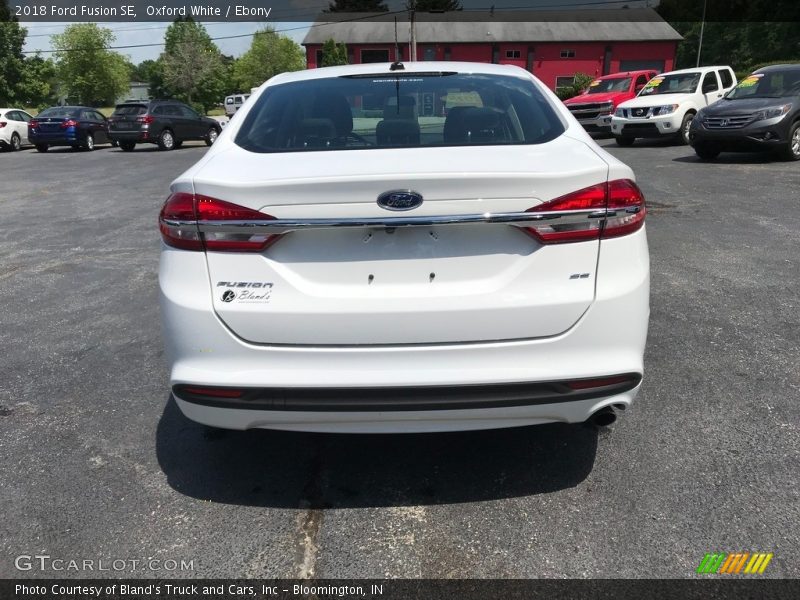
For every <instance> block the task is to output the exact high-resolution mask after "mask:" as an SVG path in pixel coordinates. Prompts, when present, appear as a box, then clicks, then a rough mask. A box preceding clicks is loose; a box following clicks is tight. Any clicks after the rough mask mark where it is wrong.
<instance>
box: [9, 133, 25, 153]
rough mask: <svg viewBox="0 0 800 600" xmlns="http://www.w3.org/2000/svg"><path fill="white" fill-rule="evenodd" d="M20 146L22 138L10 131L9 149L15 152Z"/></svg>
mask: <svg viewBox="0 0 800 600" xmlns="http://www.w3.org/2000/svg"><path fill="white" fill-rule="evenodd" d="M20 148H22V140H21V139H20V137H19V134H17V133H12V134H11V151H12V152H16V151H17V150H19V149H20Z"/></svg>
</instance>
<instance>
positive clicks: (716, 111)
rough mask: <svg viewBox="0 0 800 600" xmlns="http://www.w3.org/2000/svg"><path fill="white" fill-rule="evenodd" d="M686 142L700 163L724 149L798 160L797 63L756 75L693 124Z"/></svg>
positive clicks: (799, 105) (799, 97)
mask: <svg viewBox="0 0 800 600" xmlns="http://www.w3.org/2000/svg"><path fill="white" fill-rule="evenodd" d="M689 142H690V143H691V144H692V146H693V147H694V151H695V152H696V153H697V155H698V156H699V157H700V158H702V159H705V160H711V159H714V158H716V157H717V156H718V155H719V153H720V152H726V151H734V152H736V151H744V152H747V151H753V150H756V151H775V152H776V153H778V154H780V155H781V157H782V158H784V159H786V160H800V64H792V65H773V66H770V67H764V68H763V69H759V70H757V71H755V72H754V73H753V74H752V75H750V76H749V77H745V78H744V79H743V80H742V81H741V82H739V85H737V86H736V87H735V88H734V89H733V90H732V91H731V92H729V93H728V94H727V95H726V96H725V97H724V98H723V99H722V100H720V101H719V102H716V103H715V104H712V105H711V106H709V107H707V108H704V109H702V110H701V111H700V112H698V113H697V117H696V118H695V119H694V120H693V121H692V127H691V129H690V130H689Z"/></svg>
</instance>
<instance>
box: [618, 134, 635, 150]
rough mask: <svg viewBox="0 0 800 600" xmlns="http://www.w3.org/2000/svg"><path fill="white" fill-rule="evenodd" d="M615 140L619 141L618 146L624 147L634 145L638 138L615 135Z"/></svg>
mask: <svg viewBox="0 0 800 600" xmlns="http://www.w3.org/2000/svg"><path fill="white" fill-rule="evenodd" d="M614 141H616V142H617V146H622V147H623V148H625V147H628V146H633V143H634V142H635V141H636V138H634V137H629V136H627V135H615V136H614Z"/></svg>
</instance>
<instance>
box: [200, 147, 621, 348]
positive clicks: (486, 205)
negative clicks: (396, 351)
mask: <svg viewBox="0 0 800 600" xmlns="http://www.w3.org/2000/svg"><path fill="white" fill-rule="evenodd" d="M486 153H491V155H492V160H491V165H492V167H493V168H490V167H489V166H487V161H486ZM498 165H499V167H498ZM365 173H366V174H368V175H365ZM607 173H608V167H607V165H606V163H605V162H604V161H603V160H602V159H601V158H600V157H599V156H598V155H597V154H595V153H594V152H593V151H592V150H591V149H590V148H589V147H588V146H587V145H586V144H584V143H582V142H580V141H576V140H572V139H570V138H568V137H566V136H561V137H560V138H557V139H556V140H553V141H551V142H548V143H546V144H540V145H526V146H513V147H496V146H493V147H486V148H460V147H447V148H425V149H416V150H414V151H413V152H409V151H408V150H402V149H382V150H377V149H375V150H367V151H338V152H325V153H321V152H303V153H275V154H254V153H250V152H247V151H245V150H242V149H240V148H232V149H230V150H226V151H225V152H224V153H222V154H221V155H217V156H216V157H214V158H212V159H211V160H210V161H209V162H207V163H206V164H205V165H204V166H203V167H202V168H200V169H199V171H198V172H196V173H195V174H194V192H195V194H198V195H203V196H208V197H213V198H218V199H221V200H224V201H225V202H230V203H233V204H236V205H239V206H243V207H247V208H250V209H254V210H259V211H261V212H263V213H266V214H268V215H271V216H272V217H275V218H278V219H284V220H285V219H295V220H304V219H325V220H327V221H330V222H331V223H337V222H339V223H343V222H348V220H352V219H361V220H369V219H383V220H385V219H386V218H397V217H398V215H399V218H410V217H412V216H413V217H419V218H423V220H424V218H425V217H431V218H433V217H447V216H450V217H453V216H463V215H483V214H485V213H519V212H524V211H526V210H528V209H530V208H532V207H535V206H537V205H539V204H541V203H543V202H546V201H549V200H552V199H554V198H557V197H560V196H563V195H565V194H568V193H570V192H574V191H575V190H578V189H581V188H585V187H588V186H592V185H596V184H598V183H604V182H605V181H606V180H607V177H608V175H607ZM391 190H413V191H414V192H416V193H419V194H420V195H421V196H422V197H423V198H424V201H423V203H422V205H421V206H419V207H418V208H415V209H414V210H411V211H407V212H402V213H395V212H391V211H387V210H386V209H384V208H381V207H380V206H379V205H378V203H377V202H376V199H377V198H378V196H379V195H381V194H383V193H384V192H387V191H391ZM598 249H599V241H598V240H596V239H595V240H592V241H586V242H580V243H570V244H554V245H547V244H541V243H539V242H538V241H537V240H536V239H534V238H533V237H532V236H530V235H528V234H527V233H526V232H524V231H523V230H522V229H521V228H520V227H515V226H511V225H507V224H503V223H484V222H466V223H463V222H461V223H456V224H440V223H438V222H437V221H436V219H432V220H431V223H429V224H427V225H424V226H413V227H386V226H372V227H368V226H358V227H336V226H331V227H326V228H312V229H309V230H301V231H298V230H294V231H291V232H289V233H286V234H285V235H283V236H282V237H281V238H280V239H279V240H278V241H277V242H276V243H275V244H273V245H272V246H270V247H269V248H268V249H266V250H265V251H264V252H261V253H236V252H218V251H208V252H207V261H208V268H209V275H210V285H211V289H212V295H213V304H214V310H215V311H216V313H217V315H218V316H219V318H220V319H221V320H222V321H223V322H224V323H225V324H226V325H227V326H228V327H229V328H230V329H231V330H232V331H233V332H234V333H235V334H237V335H238V336H240V337H241V338H243V339H245V340H247V341H249V342H253V343H259V344H288V345H294V344H300V345H343V346H347V345H364V344H441V343H464V342H487V341H495V340H513V339H527V338H537V337H545V336H553V335H558V334H560V333H562V332H564V331H566V330H567V329H569V328H570V327H571V326H572V325H573V324H575V322H576V321H577V320H578V319H579V318H580V317H581V315H582V314H583V313H584V312H585V311H586V309H587V308H588V307H589V305H590V304H591V302H592V300H593V298H594V287H595V283H594V282H595V266H596V262H597V254H598Z"/></svg>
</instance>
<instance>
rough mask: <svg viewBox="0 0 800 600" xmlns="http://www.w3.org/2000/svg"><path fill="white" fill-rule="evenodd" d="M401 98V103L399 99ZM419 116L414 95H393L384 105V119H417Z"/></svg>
mask: <svg viewBox="0 0 800 600" xmlns="http://www.w3.org/2000/svg"><path fill="white" fill-rule="evenodd" d="M398 100H400V104H398V103H397V101H398ZM416 117H417V100H416V99H415V98H414V96H400V98H397V97H396V96H391V97H389V98H388V99H387V100H386V104H385V105H384V106H383V118H384V119H415V118H416Z"/></svg>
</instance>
